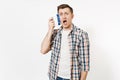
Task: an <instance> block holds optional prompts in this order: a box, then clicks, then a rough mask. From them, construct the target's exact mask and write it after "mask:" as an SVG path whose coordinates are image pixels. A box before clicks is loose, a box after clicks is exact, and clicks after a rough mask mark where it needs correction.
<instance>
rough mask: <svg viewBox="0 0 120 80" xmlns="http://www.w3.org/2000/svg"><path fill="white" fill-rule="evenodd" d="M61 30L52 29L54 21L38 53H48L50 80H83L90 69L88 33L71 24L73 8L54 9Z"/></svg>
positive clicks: (51, 20) (67, 6)
mask: <svg viewBox="0 0 120 80" xmlns="http://www.w3.org/2000/svg"><path fill="white" fill-rule="evenodd" d="M57 12H58V14H59V15H60V22H61V27H60V28H59V29H54V27H55V22H54V20H53V18H51V19H49V23H48V24H49V29H48V32H47V35H46V36H45V38H44V40H43V42H42V44H41V53H43V54H46V53H48V52H49V51H50V50H52V51H51V60H50V66H49V79H50V80H86V77H87V73H88V71H89V69H90V54H89V38H88V34H87V32H85V31H83V30H82V29H80V28H78V27H76V26H75V25H74V24H73V23H72V19H73V17H74V14H73V9H72V8H71V7H70V6H69V5H68V4H61V5H59V6H58V8H57Z"/></svg>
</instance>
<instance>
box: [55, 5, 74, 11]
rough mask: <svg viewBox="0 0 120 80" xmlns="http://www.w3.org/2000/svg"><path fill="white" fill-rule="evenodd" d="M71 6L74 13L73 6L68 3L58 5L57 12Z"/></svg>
mask: <svg viewBox="0 0 120 80" xmlns="http://www.w3.org/2000/svg"><path fill="white" fill-rule="evenodd" d="M64 8H69V9H70V12H71V13H73V9H72V7H70V6H69V5H68V4H61V5H59V6H58V7H57V12H59V9H64Z"/></svg>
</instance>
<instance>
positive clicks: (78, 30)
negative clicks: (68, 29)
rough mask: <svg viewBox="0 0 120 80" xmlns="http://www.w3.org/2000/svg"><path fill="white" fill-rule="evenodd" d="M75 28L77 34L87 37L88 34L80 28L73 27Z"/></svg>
mask: <svg viewBox="0 0 120 80" xmlns="http://www.w3.org/2000/svg"><path fill="white" fill-rule="evenodd" d="M75 28H76V30H75V32H77V33H78V34H79V35H80V36H84V35H88V32H87V31H85V30H83V29H82V28H79V27H77V26H75Z"/></svg>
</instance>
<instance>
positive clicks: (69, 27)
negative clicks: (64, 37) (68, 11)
mask: <svg viewBox="0 0 120 80" xmlns="http://www.w3.org/2000/svg"><path fill="white" fill-rule="evenodd" d="M71 29H72V25H70V26H68V27H63V30H65V31H67V30H71Z"/></svg>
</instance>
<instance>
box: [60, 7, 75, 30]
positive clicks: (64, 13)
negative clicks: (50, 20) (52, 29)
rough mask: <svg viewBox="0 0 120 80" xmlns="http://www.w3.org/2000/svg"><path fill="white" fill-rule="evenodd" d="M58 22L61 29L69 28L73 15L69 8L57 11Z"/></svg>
mask: <svg viewBox="0 0 120 80" xmlns="http://www.w3.org/2000/svg"><path fill="white" fill-rule="evenodd" d="M59 15H60V21H61V24H62V26H63V28H69V27H70V26H71V24H72V19H73V13H71V12H70V9H69V8H64V9H59Z"/></svg>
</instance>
